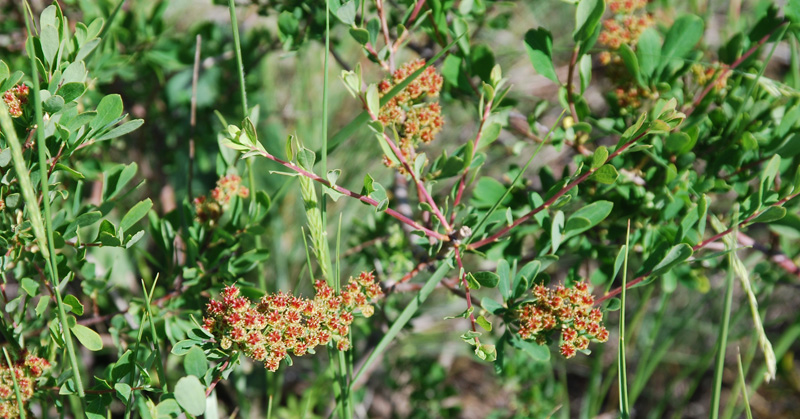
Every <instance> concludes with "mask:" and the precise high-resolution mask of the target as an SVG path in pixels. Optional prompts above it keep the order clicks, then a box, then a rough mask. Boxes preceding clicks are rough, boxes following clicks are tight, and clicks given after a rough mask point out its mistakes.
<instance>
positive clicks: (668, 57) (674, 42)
mask: <svg viewBox="0 0 800 419" xmlns="http://www.w3.org/2000/svg"><path fill="white" fill-rule="evenodd" d="M703 26H704V25H703V20H702V19H700V18H699V17H697V16H695V15H685V16H681V17H679V18H678V19H676V20H675V23H673V24H672V27H671V28H670V29H669V32H667V35H666V37H665V39H664V46H663V47H662V48H661V65H660V68H661V69H662V71H663V69H664V68H665V67H666V66H667V65H669V64H670V63H671V61H672V60H673V59H676V58H683V57H685V56H686V55H687V54H688V53H689V52H690V51H692V50H694V48H695V45H697V43H698V42H700V39H701V38H702V37H703Z"/></svg>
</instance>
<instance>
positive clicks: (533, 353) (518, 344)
mask: <svg viewBox="0 0 800 419" xmlns="http://www.w3.org/2000/svg"><path fill="white" fill-rule="evenodd" d="M511 336H512V338H511V346H513V347H515V348H517V349H520V350H522V351H523V352H525V353H526V354H528V355H530V357H531V358H533V359H534V360H535V361H537V362H546V361H549V360H550V349H548V348H547V346H543V345H539V344H537V343H533V342H528V341H526V340H522V339H521V338H520V337H519V336H517V335H516V334H512V335H511Z"/></svg>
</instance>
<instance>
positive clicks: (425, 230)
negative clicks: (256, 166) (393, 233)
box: [252, 149, 450, 241]
mask: <svg viewBox="0 0 800 419" xmlns="http://www.w3.org/2000/svg"><path fill="white" fill-rule="evenodd" d="M252 151H257V152H258V153H259V155H261V156H263V157H266V158H268V159H270V160H272V161H274V162H276V163H279V164H281V165H283V166H284V167H286V168H288V169H291V170H294V171H295V172H297V173H299V174H300V175H302V176H305V177H307V178H309V179H311V180H313V181H316V182H319V183H321V184H323V185H325V186H327V187H329V188H331V189H333V190H335V191H336V192H339V193H341V194H343V195H347V196H349V197H351V198H355V199H358V200H359V201H361V202H364V203H365V204H369V205H372V206H373V207H376V208H377V207H378V205H379V204H380V203H379V202H378V201H376V200H375V199H373V198H370V197H368V196H365V195H361V194H360V193H356V192H353V191H351V190H349V189H345V188H343V187H341V186H339V185H331V183H330V182H329V181H328V180H327V179H323V178H321V177H319V176H317V175H315V174H313V173H311V172H308V171H306V170H304V169H303V168H301V167H299V166H297V165H295V164H292V163H290V162H287V161H284V160H281V159H279V158H277V157H275V156H273V155H272V154H270V153H268V152H265V151H259V150H256V149H253V150H252ZM386 213H387V214H389V215H390V216H392V217H394V218H396V219H398V220H400V221H401V222H403V223H405V224H408V225H410V226H412V227H414V228H415V229H417V230H420V231H422V232H423V233H425V235H426V236H428V237H432V238H434V239H437V240H441V241H450V238H449V237H448V236H446V235H444V234H442V233H438V232H436V231H433V230H430V229H428V228H425V227H423V226H421V225H420V224H419V223H417V222H416V221H414V220H412V219H410V218H408V217H406V216H405V215H403V214H400V213H399V212H397V211H395V210H393V209H391V208H387V209H386Z"/></svg>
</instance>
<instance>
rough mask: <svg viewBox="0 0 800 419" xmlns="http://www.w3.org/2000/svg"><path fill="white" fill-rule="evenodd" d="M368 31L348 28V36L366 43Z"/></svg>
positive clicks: (363, 43) (360, 42) (362, 43)
mask: <svg viewBox="0 0 800 419" xmlns="http://www.w3.org/2000/svg"><path fill="white" fill-rule="evenodd" d="M369 35H370V34H369V32H368V31H367V30H366V29H362V28H350V36H352V37H353V39H355V40H356V42H358V43H359V44H361V45H367V43H368V42H369Z"/></svg>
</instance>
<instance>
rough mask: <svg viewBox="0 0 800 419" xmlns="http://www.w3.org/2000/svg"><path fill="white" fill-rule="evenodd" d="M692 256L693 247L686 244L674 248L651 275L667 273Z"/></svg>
mask: <svg viewBox="0 0 800 419" xmlns="http://www.w3.org/2000/svg"><path fill="white" fill-rule="evenodd" d="M690 256H692V246H689V245H688V244H686V243H681V244H677V245H675V246H672V248H670V249H669V252H667V254H666V256H664V258H663V259H661V262H659V263H658V265H656V266H655V268H653V271H652V272H651V273H650V275H652V276H657V275H661V274H664V273H666V272H667V271H669V270H670V269H672V267H674V266H675V265H677V264H679V263H681V262H683V261H684V260H686V259H688V258H689V257H690Z"/></svg>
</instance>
